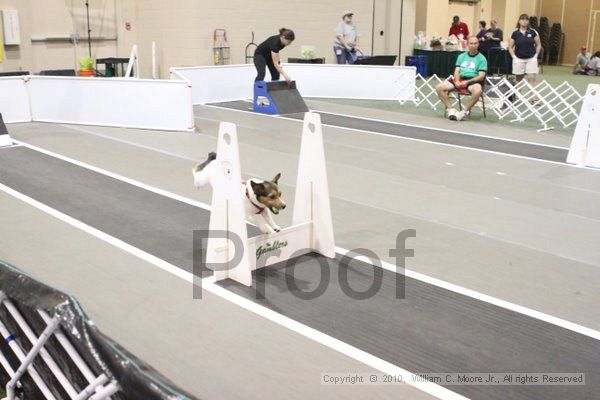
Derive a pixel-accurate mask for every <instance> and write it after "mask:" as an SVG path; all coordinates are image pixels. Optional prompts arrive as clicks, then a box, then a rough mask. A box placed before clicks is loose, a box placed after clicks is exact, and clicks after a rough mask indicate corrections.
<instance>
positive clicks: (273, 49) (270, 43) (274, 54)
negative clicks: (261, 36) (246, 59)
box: [254, 28, 296, 82]
mask: <svg viewBox="0 0 600 400" xmlns="http://www.w3.org/2000/svg"><path fill="white" fill-rule="evenodd" d="M295 38H296V35H294V31H292V30H291V29H286V28H281V29H280V30H279V35H274V36H271V37H269V38H267V40H265V41H264V42H262V43H261V44H259V45H258V47H257V48H256V50H255V51H254V66H255V67H256V72H257V75H256V79H254V81H255V82H258V81H264V80H265V74H266V68H267V67H269V72H270V73H271V80H273V81H277V80H279V74H281V75H283V77H284V78H285V80H286V81H288V82H290V81H291V80H292V78H291V77H290V76H289V75H287V74H286V73H285V72H284V71H283V68H281V65H280V62H279V51H280V50H282V49H283V48H284V47H285V46H289V45H290V44H291V43H292V42H293V41H294V39H295Z"/></svg>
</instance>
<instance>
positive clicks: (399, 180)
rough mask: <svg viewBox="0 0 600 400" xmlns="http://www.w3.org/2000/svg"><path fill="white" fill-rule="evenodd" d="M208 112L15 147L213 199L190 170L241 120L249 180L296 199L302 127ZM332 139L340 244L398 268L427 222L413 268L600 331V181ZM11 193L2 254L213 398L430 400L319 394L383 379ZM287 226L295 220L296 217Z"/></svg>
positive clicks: (366, 138) (512, 133)
mask: <svg viewBox="0 0 600 400" xmlns="http://www.w3.org/2000/svg"><path fill="white" fill-rule="evenodd" d="M310 106H311V108H315V109H322V110H325V111H331V112H341V113H349V112H354V113H356V114H355V115H361V116H365V117H370V118H381V119H389V120H394V121H399V122H410V123H413V124H423V125H430V126H434V127H435V126H436V125H438V124H440V122H438V120H435V119H431V118H430V119H426V118H424V119H420V120H416V119H415V118H413V117H410V118H409V117H407V116H403V115H391V114H390V113H389V112H383V111H374V110H370V109H360V110H359V109H356V108H348V106H345V105H331V104H330V105H326V104H324V103H323V102H310ZM196 115H197V119H196V124H197V126H198V131H199V132H197V133H175V132H167V133H165V132H157V131H143V130H128V129H120V128H100V127H84V126H67V125H57V124H41V123H30V124H12V125H10V126H9V129H10V132H11V135H12V136H13V137H14V138H15V139H18V140H22V141H24V142H27V143H29V144H32V145H35V146H39V147H41V148H44V149H47V150H50V151H54V152H57V153H59V154H62V155H65V156H68V157H72V158H74V159H76V160H79V161H83V162H86V163H89V164H91V165H94V166H97V167H100V168H104V169H106V170H109V171H111V172H114V173H117V174H120V175H123V176H126V177H129V178H132V179H135V180H138V181H140V182H143V183H146V184H149V185H152V186H155V187H158V188H161V189H164V190H167V191H170V192H173V193H176V194H179V195H182V196H185V197H189V198H193V199H196V200H199V201H202V202H205V203H209V200H210V193H209V192H196V191H194V190H193V189H192V185H191V177H190V169H191V166H192V165H193V163H194V161H195V160H198V159H203V158H204V156H205V154H206V153H207V152H208V151H211V150H213V149H214V148H215V147H216V131H217V126H218V121H221V120H224V121H231V122H235V123H236V124H237V125H238V135H239V137H240V152H241V162H242V171H243V172H244V173H245V174H247V175H250V176H257V177H264V178H270V177H272V176H273V175H274V174H275V173H277V172H282V182H283V190H284V197H286V198H288V199H291V198H293V189H294V188H293V184H294V182H295V174H296V165H297V161H298V159H297V157H298V150H299V138H300V131H301V123H300V122H297V121H290V120H284V119H273V118H269V117H264V116H259V115H254V114H248V113H240V112H231V111H228V110H220V109H215V108H208V107H197V108H196ZM460 129H461V130H465V131H471V132H474V133H477V132H481V131H483V130H484V129H485V125H484V124H482V123H477V122H476V121H470V122H466V123H464V124H461V126H460ZM486 134H487V132H486ZM493 134H494V135H497V136H499V137H504V138H513V139H518V140H526V141H539V142H541V143H544V144H551V145H555V146H560V147H568V142H569V139H568V137H561V136H558V135H557V136H552V135H541V136H540V135H538V134H535V133H532V132H531V131H529V132H522V131H520V130H516V129H514V128H513V127H511V128H510V129H501V127H500V128H497V129H496V128H495V129H494V132H493ZM324 138H325V151H326V155H327V168H328V175H329V183H330V194H331V197H332V209H333V217H334V227H335V235H336V242H337V245H338V246H341V247H344V248H350V249H351V248H356V247H363V248H368V249H370V250H372V251H374V252H375V253H376V254H378V255H379V257H381V258H382V259H384V260H387V261H393V260H391V259H390V258H389V256H388V251H389V249H390V248H393V247H394V245H395V238H396V235H397V234H398V233H399V232H400V231H402V230H403V229H408V228H414V229H416V230H417V238H416V239H412V241H411V242H410V243H411V244H412V245H414V248H415V257H414V258H413V259H410V260H409V261H408V264H407V268H409V269H411V270H414V271H418V272H421V273H424V274H427V275H430V276H432V277H435V278H438V279H442V280H445V281H448V282H451V283H454V284H457V285H460V286H463V287H466V288H468V289H472V290H475V291H478V292H482V293H484V294H487V295H491V296H495V297H498V298H500V299H503V300H506V301H510V302H513V303H516V304H519V305H522V306H526V307H529V308H532V309H534V310H538V311H541V312H544V313H547V314H550V315H552V316H556V317H559V318H563V319H566V320H568V321H571V322H574V323H577V324H581V325H584V326H586V327H589V328H592V329H600V321H599V320H598V318H597V309H598V305H599V304H600V294H599V293H598V290H597V288H598V287H599V285H600V270H599V268H598V267H599V266H600V250H599V247H598V246H597V244H598V243H599V242H600V211H598V208H597V204H600V202H599V200H600V173H599V172H598V171H594V170H589V169H581V168H575V167H572V166H568V165H560V164H553V163H546V162H540V161H536V160H528V159H522V158H516V157H510V156H506V155H498V154H491V153H485V152H480V151H474V150H469V149H461V148H454V147H448V146H443V145H439V144H432V143H424V142H418V141H410V140H404V139H401V138H390V137H386V136H380V135H372V134H369V133H364V132H354V131H349V130H344V129H339V128H333V127H326V128H325V129H324ZM0 197H1V200H0V208H1V211H0V258H2V259H4V260H6V261H8V262H11V263H13V264H15V265H18V266H20V267H21V268H23V269H24V270H26V271H28V272H30V273H32V274H33V275H34V276H36V277H39V278H40V279H42V280H43V281H45V282H47V283H49V284H51V285H54V286H57V287H59V288H61V289H63V290H65V291H67V292H69V293H72V294H74V295H75V296H76V297H77V298H78V299H79V300H80V302H81V303H82V304H83V306H84V307H85V308H86V311H87V312H88V313H89V315H90V316H91V317H92V318H93V319H94V320H95V322H96V323H97V325H98V326H99V327H100V328H101V329H102V330H103V331H105V332H106V333H107V334H108V335H110V336H112V337H113V338H114V339H115V340H117V341H118V342H120V343H121V344H122V345H124V346H125V347H126V348H128V349H129V350H131V351H132V352H133V353H134V354H136V355H138V356H139V357H141V358H142V359H144V360H146V361H148V362H149V363H150V364H151V365H153V366H154V367H156V368H157V369H158V370H159V371H160V372H162V373H163V374H165V375H166V376H167V377H169V378H170V379H172V380H173V381H174V382H175V383H176V384H178V385H181V386H182V387H183V388H184V389H186V390H189V391H190V392H193V393H194V394H197V395H198V396H199V397H201V398H204V397H206V398H220V399H223V398H227V399H229V398H231V399H234V398H259V397H260V398H265V397H266V398H281V397H284V396H285V397H287V398H315V397H328V398H365V397H368V398H411V399H412V398H426V397H427V395H425V394H423V393H422V392H420V391H418V390H416V389H414V388H412V387H409V386H394V387H383V386H381V387H335V388H332V387H327V386H321V385H320V381H319V379H320V374H321V373H322V372H327V371H336V372H365V371H369V370H370V369H369V368H368V367H365V366H364V365H361V364H359V363H357V362H356V361H354V360H351V359H349V358H348V357H345V356H343V355H340V354H339V353H336V352H334V351H332V350H329V349H327V348H324V347H323V346H320V345H318V344H316V343H314V342H312V341H310V340H308V339H306V338H304V337H301V336H299V335H297V334H293V333H290V332H289V331H287V330H285V329H283V328H281V327H280V326H278V325H276V324H273V323H270V322H268V321H266V320H264V319H262V318H260V317H257V316H254V315H248V313H245V312H243V311H242V310H241V309H239V308H238V307H236V306H234V305H231V304H229V303H228V302H226V301H225V300H223V299H220V298H218V297H215V296H211V295H210V294H207V295H206V296H205V298H204V299H203V300H199V301H193V300H192V295H191V293H192V288H191V287H189V285H188V284H186V283H185V282H183V283H182V281H178V280H177V278H174V277H173V276H171V275H169V274H167V273H165V272H162V271H160V270H157V269H156V268H154V267H152V266H150V265H147V264H146V263H145V262H143V261H141V260H139V259H136V258H135V257H133V256H131V255H129V254H126V253H123V252H122V251H119V250H117V249H115V248H112V247H111V246H109V245H107V244H105V243H103V242H101V241H99V240H98V239H95V238H93V237H91V236H89V235H86V234H82V233H81V232H80V231H78V230H76V229H74V228H72V227H70V226H66V225H65V224H64V223H62V222H60V221H58V220H56V219H54V218H52V217H49V216H47V215H45V214H43V213H41V212H39V211H37V210H35V209H32V208H31V207H30V206H27V205H25V204H23V203H21V202H19V201H17V200H15V199H13V198H11V197H9V196H7V195H4V194H2V195H1V196H0ZM279 220H280V225H286V224H288V223H289V222H290V220H291V215H290V214H283V215H281V217H280V218H279ZM32 226H35V229H32V228H31V227H32ZM91 276H93V277H94V279H95V280H96V282H95V284H94V285H89V280H90V277H91ZM90 286H93V287H90ZM106 293H113V294H114V295H113V296H106ZM223 316H227V318H224V317H223ZM240 321H243V323H240ZM241 326H243V331H241V330H240V327H241ZM157 327H159V328H160V329H156V328H157ZM140 332H146V333H145V335H144V336H143V337H141V336H140ZM257 360H260V362H257ZM226 369H231V371H232V372H231V374H229V373H224V372H223V371H225V370H226ZM290 377H292V380H291V381H290Z"/></svg>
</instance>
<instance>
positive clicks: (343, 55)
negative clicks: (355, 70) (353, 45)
mask: <svg viewBox="0 0 600 400" xmlns="http://www.w3.org/2000/svg"><path fill="white" fill-rule="evenodd" d="M333 53H334V54H335V57H336V58H337V63H338V64H346V63H348V64H354V61H356V53H352V52H350V50H348V49H347V48H345V47H340V46H333ZM338 53H339V54H338Z"/></svg>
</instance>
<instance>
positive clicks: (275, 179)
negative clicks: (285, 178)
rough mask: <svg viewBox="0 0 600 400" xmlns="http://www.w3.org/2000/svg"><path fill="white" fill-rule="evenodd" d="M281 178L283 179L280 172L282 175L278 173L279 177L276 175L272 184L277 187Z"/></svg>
mask: <svg viewBox="0 0 600 400" xmlns="http://www.w3.org/2000/svg"><path fill="white" fill-rule="evenodd" d="M279 178H281V172H280V173H278V174H277V175H275V178H273V179H272V180H271V182H273V183H274V184H276V185H277V183H278V182H279Z"/></svg>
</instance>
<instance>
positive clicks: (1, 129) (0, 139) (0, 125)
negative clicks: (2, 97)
mask: <svg viewBox="0 0 600 400" xmlns="http://www.w3.org/2000/svg"><path fill="white" fill-rule="evenodd" d="M6 146H12V140H10V135H9V134H8V130H7V129H6V125H4V120H3V119H2V114H0V147H6Z"/></svg>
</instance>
